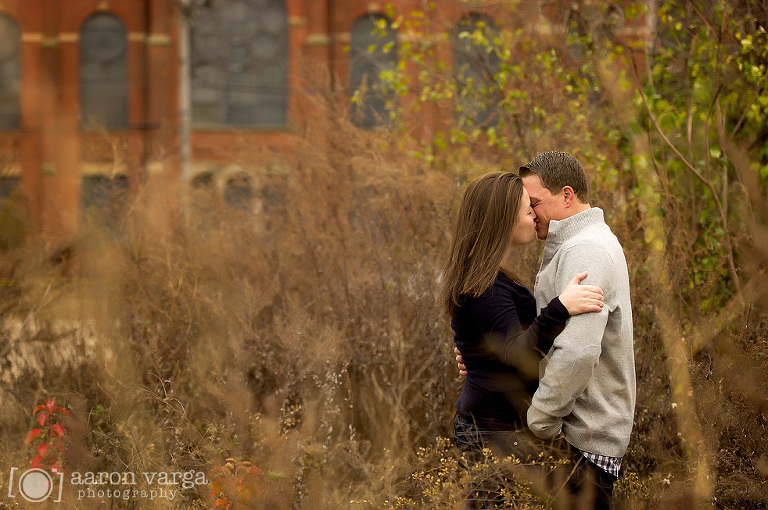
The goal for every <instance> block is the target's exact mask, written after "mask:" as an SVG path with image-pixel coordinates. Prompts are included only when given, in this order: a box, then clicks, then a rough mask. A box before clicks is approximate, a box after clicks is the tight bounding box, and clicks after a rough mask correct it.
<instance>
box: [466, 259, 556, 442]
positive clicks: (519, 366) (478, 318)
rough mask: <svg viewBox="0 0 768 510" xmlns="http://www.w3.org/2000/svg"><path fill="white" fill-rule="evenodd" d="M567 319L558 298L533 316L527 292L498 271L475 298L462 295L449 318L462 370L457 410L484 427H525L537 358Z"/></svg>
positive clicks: (494, 428)
mask: <svg viewBox="0 0 768 510" xmlns="http://www.w3.org/2000/svg"><path fill="white" fill-rule="evenodd" d="M568 317H569V314H568V310H566V308H565V306H563V304H562V303H561V302H560V299H559V298H554V299H553V300H552V301H550V303H549V304H548V305H547V306H546V307H545V308H544V309H543V310H542V311H541V314H539V316H538V317H537V316H536V300H535V299H534V297H533V294H531V292H530V291H529V290H528V289H527V288H526V287H525V286H523V285H520V284H518V283H516V282H514V281H513V280H512V279H511V278H509V277H508V276H507V275H506V274H504V272H502V271H499V274H498V275H497V277H496V281H495V282H494V283H493V285H491V287H490V288H488V290H486V291H485V292H484V293H483V294H482V295H481V296H479V297H476V298H473V297H471V296H468V295H462V296H461V297H460V299H459V307H458V308H457V309H456V312H455V314H454V317H453V318H452V320H451V328H453V331H454V342H455V343H456V347H458V348H459V351H461V357H462V358H463V360H464V365H466V367H467V372H468V375H467V377H466V380H465V381H464V390H463V391H462V393H461V395H460V396H459V398H458V400H457V401H456V410H457V411H458V413H459V414H460V415H461V416H462V417H464V418H466V419H468V420H473V421H475V422H476V423H477V425H479V426H480V427H482V428H485V429H489V430H511V429H516V428H520V427H522V426H525V425H526V420H525V416H526V413H527V410H528V406H529V405H530V403H531V398H532V396H533V393H534V392H535V391H536V388H537V387H538V365H539V361H540V360H541V359H542V358H543V357H544V355H545V354H546V353H547V352H548V351H549V349H550V347H552V343H553V341H554V339H555V337H556V336H557V335H558V334H560V332H561V331H562V330H563V328H564V327H565V322H566V320H567V319H568Z"/></svg>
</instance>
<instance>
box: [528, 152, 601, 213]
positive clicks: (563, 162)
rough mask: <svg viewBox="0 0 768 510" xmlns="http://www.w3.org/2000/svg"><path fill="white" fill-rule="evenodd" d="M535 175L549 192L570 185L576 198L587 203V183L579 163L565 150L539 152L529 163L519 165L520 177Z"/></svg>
mask: <svg viewBox="0 0 768 510" xmlns="http://www.w3.org/2000/svg"><path fill="white" fill-rule="evenodd" d="M527 175H537V176H538V177H539V179H541V184H542V186H544V187H545V188H547V189H548V190H549V191H550V193H552V194H555V195H556V194H558V193H560V191H562V189H563V187H564V186H570V187H571V188H572V189H573V192H574V193H575V194H576V196H577V197H578V199H579V200H580V201H581V202H582V203H584V204H586V203H589V183H588V182H587V174H586V173H584V168H583V167H582V166H581V163H579V161H578V160H577V159H576V158H574V157H573V156H571V155H570V154H568V153H566V152H558V151H550V152H544V153H542V154H539V155H538V156H536V157H535V158H533V159H532V160H531V161H530V163H528V164H527V165H525V166H522V167H520V177H525V176H527Z"/></svg>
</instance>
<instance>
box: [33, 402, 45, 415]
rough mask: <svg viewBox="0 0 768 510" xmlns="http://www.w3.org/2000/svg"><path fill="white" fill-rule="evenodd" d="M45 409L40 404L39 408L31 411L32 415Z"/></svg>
mask: <svg viewBox="0 0 768 510" xmlns="http://www.w3.org/2000/svg"><path fill="white" fill-rule="evenodd" d="M43 409H45V406H44V405H43V404H40V405H39V406H37V407H35V410H34V411H32V414H37V412H38V411H41V410H43Z"/></svg>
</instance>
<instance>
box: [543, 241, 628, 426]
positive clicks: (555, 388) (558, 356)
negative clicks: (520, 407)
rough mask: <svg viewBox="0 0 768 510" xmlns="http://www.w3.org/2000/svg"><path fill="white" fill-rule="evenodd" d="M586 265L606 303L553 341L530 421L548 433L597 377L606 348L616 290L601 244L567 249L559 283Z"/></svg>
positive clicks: (577, 318)
mask: <svg viewBox="0 0 768 510" xmlns="http://www.w3.org/2000/svg"><path fill="white" fill-rule="evenodd" d="M582 271H587V272H588V273H589V275H588V276H587V278H585V279H584V280H582V283H583V284H589V285H597V286H598V287H600V288H602V289H603V292H604V295H605V306H604V307H603V310H602V311H600V312H591V313H583V314H580V315H575V316H573V317H571V319H570V321H568V324H567V325H566V326H565V329H564V330H563V332H562V334H560V335H559V336H558V337H557V338H556V339H555V341H554V344H553V346H552V350H551V351H550V353H549V355H548V356H547V358H548V360H547V364H546V368H545V370H544V374H543V375H542V376H541V379H540V380H539V388H538V389H537V390H536V393H535V394H534V396H533V400H532V402H531V406H530V407H529V408H528V426H529V427H530V429H531V431H532V432H533V433H534V434H536V435H537V436H539V437H540V438H543V439H550V438H553V437H555V436H556V435H557V434H558V433H559V432H560V430H561V429H562V425H563V417H565V416H568V415H569V414H570V413H571V411H572V410H573V406H574V403H575V402H576V400H577V399H578V398H579V396H580V395H581V394H582V393H583V392H584V390H585V389H586V387H587V384H588V383H589V380H590V379H591V378H592V375H593V372H594V370H595V367H596V366H597V364H598V362H599V359H600V353H601V352H602V345H601V344H602V339H603V334H604V331H605V327H606V324H607V322H608V314H609V312H610V310H611V307H612V305H611V298H612V296H613V295H614V293H615V292H614V288H615V282H614V281H613V279H614V278H615V276H614V275H615V271H614V263H613V260H612V259H611V257H610V255H609V254H608V253H607V252H606V251H605V250H604V249H602V248H600V247H596V246H592V245H577V246H573V247H571V248H570V249H569V250H568V251H567V253H565V254H563V256H562V258H561V263H560V266H559V267H558V268H557V280H558V281H557V285H558V288H560V289H563V288H565V285H566V284H567V283H568V281H569V279H570V278H571V277H572V276H573V275H574V274H576V273H579V272H582Z"/></svg>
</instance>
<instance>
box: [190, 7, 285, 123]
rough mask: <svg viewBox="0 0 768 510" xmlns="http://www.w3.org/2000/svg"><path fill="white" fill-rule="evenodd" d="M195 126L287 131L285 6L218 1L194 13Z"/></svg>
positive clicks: (192, 63) (193, 88)
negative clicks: (282, 128) (283, 128)
mask: <svg viewBox="0 0 768 510" xmlns="http://www.w3.org/2000/svg"><path fill="white" fill-rule="evenodd" d="M191 26H192V37H191V52H190V58H191V66H190V67H191V74H192V84H191V87H192V122H193V123H194V124H195V125H197V126H250V127H269V128H275V127H285V125H286V122H287V109H288V15H287V12H286V9H285V3H284V2H283V0H217V1H216V2H210V3H208V4H204V5H198V6H196V7H195V8H194V10H193V12H192V21H191Z"/></svg>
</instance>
